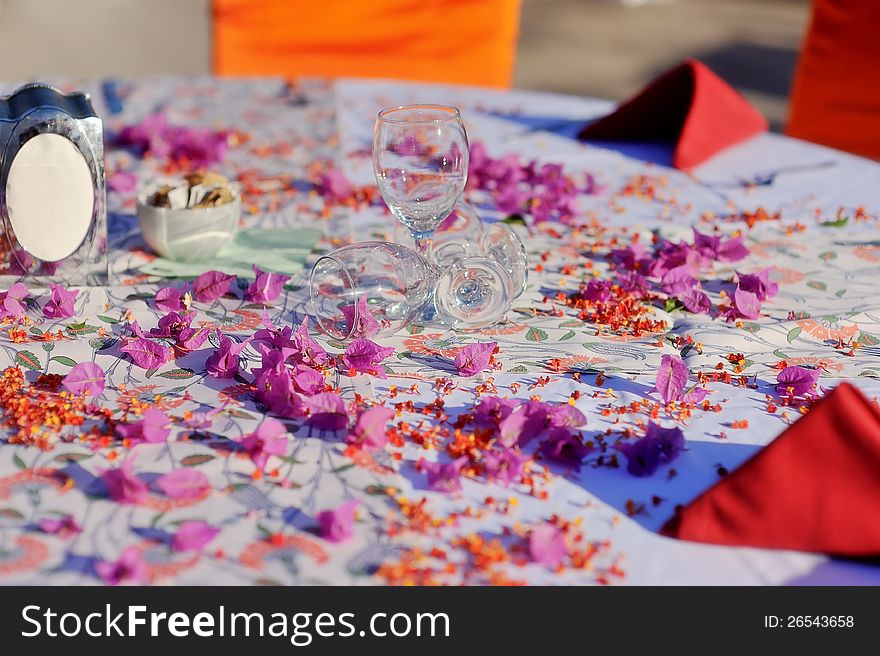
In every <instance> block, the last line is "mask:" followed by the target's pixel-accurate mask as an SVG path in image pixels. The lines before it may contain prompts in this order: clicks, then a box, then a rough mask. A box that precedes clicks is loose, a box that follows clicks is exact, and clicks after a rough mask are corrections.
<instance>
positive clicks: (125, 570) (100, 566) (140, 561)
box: [95, 547, 149, 585]
mask: <svg viewBox="0 0 880 656" xmlns="http://www.w3.org/2000/svg"><path fill="white" fill-rule="evenodd" d="M95 573H96V574H97V575H98V576H100V577H101V579H102V580H103V581H104V583H107V584H108V585H119V584H120V583H145V582H146V581H147V577H148V574H149V570H148V568H147V563H146V562H145V561H144V556H143V554H142V553H141V551H140V549H138V548H137V547H127V548H126V549H125V551H123V552H122V555H121V556H120V557H119V560H116V561H114V562H105V561H99V562H97V563H95Z"/></svg>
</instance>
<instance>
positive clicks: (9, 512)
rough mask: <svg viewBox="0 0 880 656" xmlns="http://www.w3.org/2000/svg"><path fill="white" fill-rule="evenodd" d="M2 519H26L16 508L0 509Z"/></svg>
mask: <svg viewBox="0 0 880 656" xmlns="http://www.w3.org/2000/svg"><path fill="white" fill-rule="evenodd" d="M0 517H3V518H4V519H24V515H22V514H21V513H20V512H18V511H17V510H16V509H15V508H0Z"/></svg>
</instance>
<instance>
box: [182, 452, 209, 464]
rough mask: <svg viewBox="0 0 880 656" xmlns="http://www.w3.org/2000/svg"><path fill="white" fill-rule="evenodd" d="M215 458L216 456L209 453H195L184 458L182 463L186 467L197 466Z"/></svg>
mask: <svg viewBox="0 0 880 656" xmlns="http://www.w3.org/2000/svg"><path fill="white" fill-rule="evenodd" d="M214 459H215V456H212V455H210V454H208V453H194V454H193V455H191V456H186V457H185V458H182V459H181V461H180V464H181V465H183V466H184V467H196V466H197V465H204V464H205V463H206V462H211V461H212V460H214Z"/></svg>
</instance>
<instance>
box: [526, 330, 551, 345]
mask: <svg viewBox="0 0 880 656" xmlns="http://www.w3.org/2000/svg"><path fill="white" fill-rule="evenodd" d="M526 339H527V340H528V341H530V342H543V341H544V340H545V339H547V331H545V330H541V329H540V328H529V332H527V333H526Z"/></svg>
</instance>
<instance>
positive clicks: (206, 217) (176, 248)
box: [137, 195, 241, 262]
mask: <svg viewBox="0 0 880 656" xmlns="http://www.w3.org/2000/svg"><path fill="white" fill-rule="evenodd" d="M137 216H138V222H139V223H140V225H141V234H142V235H143V236H144V241H145V242H147V245H148V246H149V247H150V248H152V249H153V250H154V251H156V252H157V253H158V254H159V255H161V256H162V257H167V258H168V259H170V260H178V261H180V262H198V261H199V260H206V259H208V258H211V257H213V256H215V255H216V254H217V253H218V252H219V251H220V249H221V248H223V247H224V246H225V245H226V244H228V243H229V242H230V241H232V237H233V236H234V235H235V230H236V228H237V227H238V221H239V218H240V217H241V199H240V198H239V197H238V196H237V195H236V196H235V197H234V198H233V200H232V202H231V203H225V204H224V205H217V206H216V207H193V208H184V209H177V210H173V209H170V208H168V207H155V206H153V205H148V204H147V203H146V202H145V200H144V199H143V198H140V197H139V198H138V200H137Z"/></svg>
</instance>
